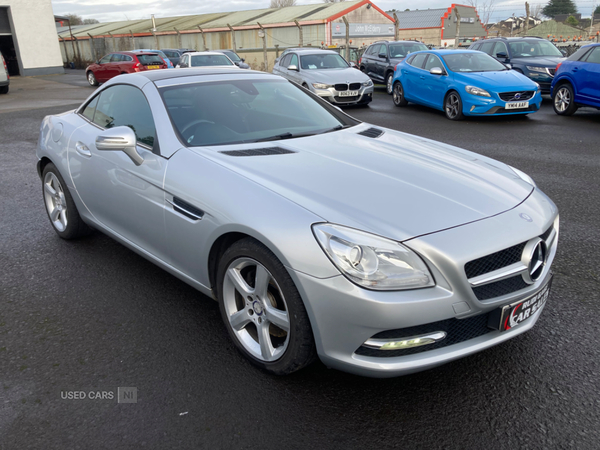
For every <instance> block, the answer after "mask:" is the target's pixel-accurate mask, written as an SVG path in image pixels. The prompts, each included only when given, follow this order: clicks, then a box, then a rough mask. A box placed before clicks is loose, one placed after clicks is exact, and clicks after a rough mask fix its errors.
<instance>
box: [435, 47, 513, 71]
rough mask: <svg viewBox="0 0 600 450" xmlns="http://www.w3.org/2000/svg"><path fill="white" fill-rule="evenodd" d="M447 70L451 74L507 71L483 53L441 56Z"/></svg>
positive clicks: (503, 66) (502, 65)
mask: <svg viewBox="0 0 600 450" xmlns="http://www.w3.org/2000/svg"><path fill="white" fill-rule="evenodd" d="M442 58H443V59H444V61H445V62H446V65H447V66H448V69H449V70H451V71H452V72H461V73H464V72H498V71H500V70H509V69H508V68H507V67H506V66H505V65H504V64H502V63H500V62H498V61H496V60H495V59H494V58H492V57H491V56H489V55H487V54H485V53H480V52H477V53H453V54H448V55H443V56H442Z"/></svg>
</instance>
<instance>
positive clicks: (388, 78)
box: [385, 72, 394, 95]
mask: <svg viewBox="0 0 600 450" xmlns="http://www.w3.org/2000/svg"><path fill="white" fill-rule="evenodd" d="M393 81H394V74H393V73H392V72H390V73H388V74H387V75H386V77H385V91H386V92H387V93H388V95H392V91H393V89H394V87H393V85H392V82H393Z"/></svg>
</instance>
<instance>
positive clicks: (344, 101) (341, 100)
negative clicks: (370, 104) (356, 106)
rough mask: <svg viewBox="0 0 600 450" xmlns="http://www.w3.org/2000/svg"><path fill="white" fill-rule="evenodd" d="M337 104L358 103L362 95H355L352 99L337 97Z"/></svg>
mask: <svg viewBox="0 0 600 450" xmlns="http://www.w3.org/2000/svg"><path fill="white" fill-rule="evenodd" d="M333 98H334V99H335V101H336V103H352V102H357V101H358V99H359V98H360V95H354V96H352V97H338V96H337V95H336V96H334V97H333Z"/></svg>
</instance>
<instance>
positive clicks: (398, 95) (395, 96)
mask: <svg viewBox="0 0 600 450" xmlns="http://www.w3.org/2000/svg"><path fill="white" fill-rule="evenodd" d="M392 100H393V101H394V105H396V106H406V105H408V101H407V100H406V98H404V88H403V87H402V83H400V82H399V81H396V82H395V83H394V89H393V92H392Z"/></svg>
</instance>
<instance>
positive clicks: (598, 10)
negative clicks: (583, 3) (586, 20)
mask: <svg viewBox="0 0 600 450" xmlns="http://www.w3.org/2000/svg"><path fill="white" fill-rule="evenodd" d="M594 17H596V18H598V17H600V5H598V6H596V9H595V10H594Z"/></svg>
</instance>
